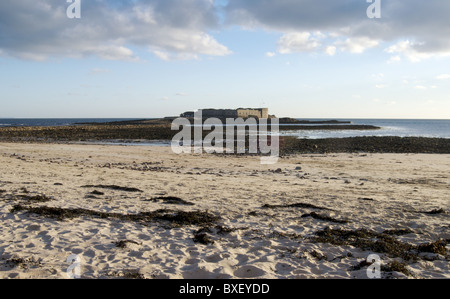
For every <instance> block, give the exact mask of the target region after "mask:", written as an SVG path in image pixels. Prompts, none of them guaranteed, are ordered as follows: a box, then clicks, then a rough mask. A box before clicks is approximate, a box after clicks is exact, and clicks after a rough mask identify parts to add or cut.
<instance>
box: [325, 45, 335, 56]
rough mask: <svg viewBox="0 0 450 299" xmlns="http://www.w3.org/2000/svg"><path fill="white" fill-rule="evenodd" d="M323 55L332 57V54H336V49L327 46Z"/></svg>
mask: <svg viewBox="0 0 450 299" xmlns="http://www.w3.org/2000/svg"><path fill="white" fill-rule="evenodd" d="M325 53H326V54H328V55H330V56H334V54H336V47H335V46H328V47H326V48H325Z"/></svg>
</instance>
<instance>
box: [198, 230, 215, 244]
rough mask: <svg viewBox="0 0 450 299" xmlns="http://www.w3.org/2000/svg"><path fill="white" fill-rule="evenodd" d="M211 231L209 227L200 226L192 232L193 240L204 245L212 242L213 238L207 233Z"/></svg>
mask: <svg viewBox="0 0 450 299" xmlns="http://www.w3.org/2000/svg"><path fill="white" fill-rule="evenodd" d="M207 232H211V230H210V229H209V228H201V229H199V230H197V231H195V232H194V238H193V241H194V242H195V243H201V244H204V245H209V244H214V240H213V239H212V238H211V237H210V236H209V235H208V234H207Z"/></svg>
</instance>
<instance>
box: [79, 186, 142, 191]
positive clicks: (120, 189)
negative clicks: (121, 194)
mask: <svg viewBox="0 0 450 299" xmlns="http://www.w3.org/2000/svg"><path fill="white" fill-rule="evenodd" d="M81 188H100V189H111V190H117V191H125V192H144V191H142V190H140V189H137V188H131V187H122V186H117V185H85V186H81Z"/></svg>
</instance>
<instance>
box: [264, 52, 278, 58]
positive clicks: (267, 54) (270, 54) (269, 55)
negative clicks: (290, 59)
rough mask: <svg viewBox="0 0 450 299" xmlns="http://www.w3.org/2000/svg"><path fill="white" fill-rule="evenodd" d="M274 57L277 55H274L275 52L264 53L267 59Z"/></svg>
mask: <svg viewBox="0 0 450 299" xmlns="http://www.w3.org/2000/svg"><path fill="white" fill-rule="evenodd" d="M276 55H277V53H275V52H267V53H266V56H267V57H275V56H276Z"/></svg>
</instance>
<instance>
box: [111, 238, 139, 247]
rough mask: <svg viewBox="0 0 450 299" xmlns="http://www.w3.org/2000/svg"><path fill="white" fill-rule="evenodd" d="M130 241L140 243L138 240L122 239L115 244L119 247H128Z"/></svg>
mask: <svg viewBox="0 0 450 299" xmlns="http://www.w3.org/2000/svg"><path fill="white" fill-rule="evenodd" d="M129 243H131V244H136V245H140V244H139V243H138V242H136V241H132V240H120V241H117V242H114V244H115V245H116V247H118V248H127V244H129Z"/></svg>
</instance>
